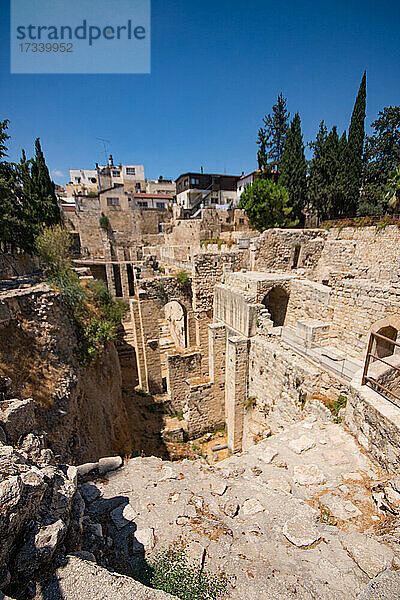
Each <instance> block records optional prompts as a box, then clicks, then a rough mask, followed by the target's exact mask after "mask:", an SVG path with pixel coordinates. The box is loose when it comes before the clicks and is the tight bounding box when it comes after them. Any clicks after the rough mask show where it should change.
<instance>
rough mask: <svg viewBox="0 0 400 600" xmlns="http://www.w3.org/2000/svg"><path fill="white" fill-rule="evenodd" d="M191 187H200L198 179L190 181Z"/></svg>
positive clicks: (194, 178) (193, 178)
mask: <svg viewBox="0 0 400 600" xmlns="http://www.w3.org/2000/svg"><path fill="white" fill-rule="evenodd" d="M190 185H200V181H199V180H198V179H197V178H196V177H192V178H191V180H190Z"/></svg>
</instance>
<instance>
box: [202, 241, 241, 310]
mask: <svg viewBox="0 0 400 600" xmlns="http://www.w3.org/2000/svg"><path fill="white" fill-rule="evenodd" d="M249 267H250V255H249V251H248V250H233V251H231V252H221V253H202V254H195V255H194V256H193V271H192V285H193V308H194V310H196V311H204V310H212V308H213V300H214V286H215V285H216V284H217V283H221V281H222V279H223V275H224V273H225V272H229V271H240V270H241V269H248V268H249Z"/></svg>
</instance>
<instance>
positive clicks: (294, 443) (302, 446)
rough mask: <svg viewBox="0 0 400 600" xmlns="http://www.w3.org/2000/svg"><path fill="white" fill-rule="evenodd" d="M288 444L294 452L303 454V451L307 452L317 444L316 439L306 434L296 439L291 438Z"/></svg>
mask: <svg viewBox="0 0 400 600" xmlns="http://www.w3.org/2000/svg"><path fill="white" fill-rule="evenodd" d="M288 446H289V448H290V449H291V450H293V452H296V454H301V453H302V452H306V451H307V450H310V449H311V448H313V447H314V446H315V440H312V439H310V438H308V437H307V436H306V435H302V436H301V437H299V438H297V439H295V440H290V442H289V444H288Z"/></svg>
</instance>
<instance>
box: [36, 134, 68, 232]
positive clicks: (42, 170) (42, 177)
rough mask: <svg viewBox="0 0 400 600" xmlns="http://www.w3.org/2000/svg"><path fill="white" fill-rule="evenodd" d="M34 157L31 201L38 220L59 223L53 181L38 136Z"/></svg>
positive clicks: (58, 211)
mask: <svg viewBox="0 0 400 600" xmlns="http://www.w3.org/2000/svg"><path fill="white" fill-rule="evenodd" d="M35 150H36V152H35V157H34V158H33V159H32V166H31V172H30V178H31V185H30V193H31V201H32V203H33V205H35V210H37V219H38V222H39V223H41V224H44V225H48V226H50V225H56V224H57V223H61V212H60V209H59V206H58V203H57V197H56V194H55V186H54V182H53V181H52V180H51V179H50V175H49V170H48V168H47V165H46V161H45V159H44V155H43V152H42V148H41V145H40V140H39V138H37V139H36V141H35Z"/></svg>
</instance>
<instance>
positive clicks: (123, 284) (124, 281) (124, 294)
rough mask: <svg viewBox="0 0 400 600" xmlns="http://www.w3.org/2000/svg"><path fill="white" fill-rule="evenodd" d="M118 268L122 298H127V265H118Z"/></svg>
mask: <svg viewBox="0 0 400 600" xmlns="http://www.w3.org/2000/svg"><path fill="white" fill-rule="evenodd" d="M119 267H120V273H121V287H122V297H123V298H129V283H128V270H127V269H128V265H127V264H126V263H120V264H119Z"/></svg>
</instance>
